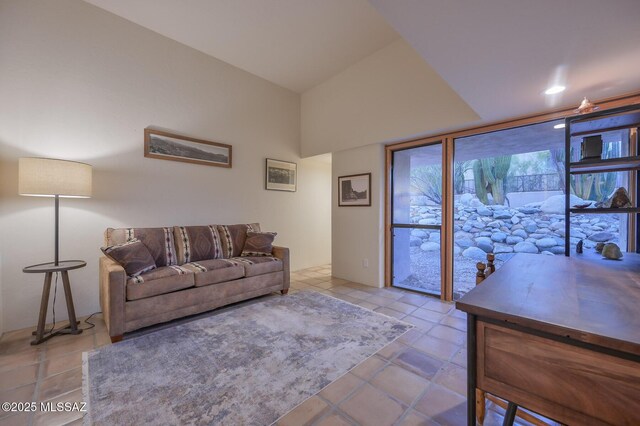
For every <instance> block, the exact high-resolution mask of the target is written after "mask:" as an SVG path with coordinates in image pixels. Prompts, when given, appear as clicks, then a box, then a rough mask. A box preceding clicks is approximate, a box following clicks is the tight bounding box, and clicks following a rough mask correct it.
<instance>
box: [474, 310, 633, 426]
mask: <svg viewBox="0 0 640 426" xmlns="http://www.w3.org/2000/svg"><path fill="white" fill-rule="evenodd" d="M477 333H478V334H477V350H478V352H477V359H478V365H477V374H478V377H477V380H478V382H477V383H478V387H479V388H480V389H483V390H485V391H487V392H490V393H494V394H495V395H498V396H501V397H503V398H506V399H508V400H510V401H513V402H515V403H517V404H520V405H522V406H524V407H526V408H529V409H531V410H533V411H536V412H540V413H541V414H544V415H546V416H548V417H550V418H553V419H556V420H558V421H560V422H563V423H566V424H589V425H596V424H614V425H638V424H640V363H637V362H633V361H630V360H627V359H622V358H617V357H614V356H612V355H606V354H603V353H601V352H596V351H593V350H589V349H585V348H581V347H578V346H573V345H570V344H567V343H562V342H558V341H555V340H551V339H546V338H542V337H538V336H534V335H531V334H527V333H525V332H521V331H516V330H513V329H510V328H506V327H501V326H496V325H493V324H489V323H486V322H483V321H478V323H477Z"/></svg>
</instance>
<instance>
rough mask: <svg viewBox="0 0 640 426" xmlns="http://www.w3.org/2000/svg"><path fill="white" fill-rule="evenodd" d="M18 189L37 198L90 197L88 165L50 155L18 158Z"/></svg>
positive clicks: (23, 193) (21, 193)
mask: <svg viewBox="0 0 640 426" xmlns="http://www.w3.org/2000/svg"><path fill="white" fill-rule="evenodd" d="M18 192H19V193H20V195H31V196H40V197H52V196H55V195H59V196H60V197H76V198H89V197H91V166H90V165H89V164H85V163H78V162H76V161H66V160H55V159H51V158H20V159H19V160H18Z"/></svg>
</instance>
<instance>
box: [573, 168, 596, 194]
mask: <svg viewBox="0 0 640 426" xmlns="http://www.w3.org/2000/svg"><path fill="white" fill-rule="evenodd" d="M594 180H595V175H590V174H589V175H574V176H572V178H571V192H573V193H574V194H575V195H576V196H578V197H580V198H582V199H583V200H589V199H590V197H591V189H592V188H593V182H594Z"/></svg>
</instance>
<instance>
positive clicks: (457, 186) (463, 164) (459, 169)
mask: <svg viewBox="0 0 640 426" xmlns="http://www.w3.org/2000/svg"><path fill="white" fill-rule="evenodd" d="M472 165H473V162H472V161H456V162H454V163H453V190H454V193H455V194H463V193H464V174H465V173H466V172H467V170H469V169H471V167H472Z"/></svg>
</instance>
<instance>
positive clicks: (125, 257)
mask: <svg viewBox="0 0 640 426" xmlns="http://www.w3.org/2000/svg"><path fill="white" fill-rule="evenodd" d="M100 250H102V252H103V253H104V254H105V255H107V256H108V257H109V258H111V259H113V260H114V261H116V262H118V263H119V264H120V266H122V267H123V268H124V270H125V271H126V272H127V275H129V276H130V277H136V276H138V275H140V274H142V273H144V272H148V271H150V270H152V269H155V268H156V262H155V261H154V260H153V256H151V253H150V252H149V249H148V248H147V246H145V245H144V244H142V242H141V241H140V240H138V239H137V238H134V239H132V240H129V241H127V242H126V243H122V244H117V245H113V246H109V247H102V248H101V249H100Z"/></svg>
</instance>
